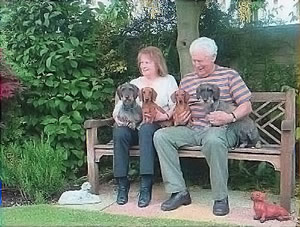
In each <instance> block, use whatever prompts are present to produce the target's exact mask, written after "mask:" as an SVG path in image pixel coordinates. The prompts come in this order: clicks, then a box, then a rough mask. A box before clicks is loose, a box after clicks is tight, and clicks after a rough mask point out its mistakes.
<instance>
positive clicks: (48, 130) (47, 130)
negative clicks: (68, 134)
mask: <svg viewBox="0 0 300 227" xmlns="http://www.w3.org/2000/svg"><path fill="white" fill-rule="evenodd" d="M56 130H57V126H56V125H54V124H49V125H46V126H45V128H44V132H45V133H46V134H47V135H53V134H56Z"/></svg>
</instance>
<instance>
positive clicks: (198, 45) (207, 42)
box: [190, 37, 218, 57]
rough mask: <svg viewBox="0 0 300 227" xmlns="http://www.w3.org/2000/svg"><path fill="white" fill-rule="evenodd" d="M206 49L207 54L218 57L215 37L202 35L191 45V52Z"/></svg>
mask: <svg viewBox="0 0 300 227" xmlns="http://www.w3.org/2000/svg"><path fill="white" fill-rule="evenodd" d="M201 51H205V52H206V53H207V54H209V55H211V56H214V57H216V56H217V52H218V47H217V45H216V43H215V41H214V40H213V39H210V38H207V37H200V38H198V39H195V40H194V41H193V42H192V43H191V45H190V54H193V53H195V52H201Z"/></svg>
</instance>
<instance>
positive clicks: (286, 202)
mask: <svg viewBox="0 0 300 227" xmlns="http://www.w3.org/2000/svg"><path fill="white" fill-rule="evenodd" d="M291 197H292V169H291V168H282V169H281V173H280V205H281V206H282V207H284V208H285V209H286V210H287V211H288V212H290V211H291Z"/></svg>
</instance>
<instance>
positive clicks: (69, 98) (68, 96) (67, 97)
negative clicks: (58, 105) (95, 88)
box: [64, 95, 74, 102]
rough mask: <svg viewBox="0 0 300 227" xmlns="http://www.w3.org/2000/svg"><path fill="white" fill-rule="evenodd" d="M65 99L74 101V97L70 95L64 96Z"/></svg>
mask: <svg viewBox="0 0 300 227" xmlns="http://www.w3.org/2000/svg"><path fill="white" fill-rule="evenodd" d="M64 100H66V101H68V102H72V101H74V98H72V97H71V96H70V95H66V96H65V97H64Z"/></svg>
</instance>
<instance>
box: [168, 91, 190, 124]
mask: <svg viewBox="0 0 300 227" xmlns="http://www.w3.org/2000/svg"><path fill="white" fill-rule="evenodd" d="M189 98H190V95H189V93H187V92H186V91H184V90H177V91H175V92H174V93H173V94H172V95H171V100H172V101H173V102H174V103H176V106H175V109H174V113H173V121H174V126H177V125H184V124H183V123H182V122H181V119H180V118H179V117H180V115H181V114H182V113H183V112H185V111H189V112H190V111H191V110H190V107H189V105H188V101H189Z"/></svg>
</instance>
